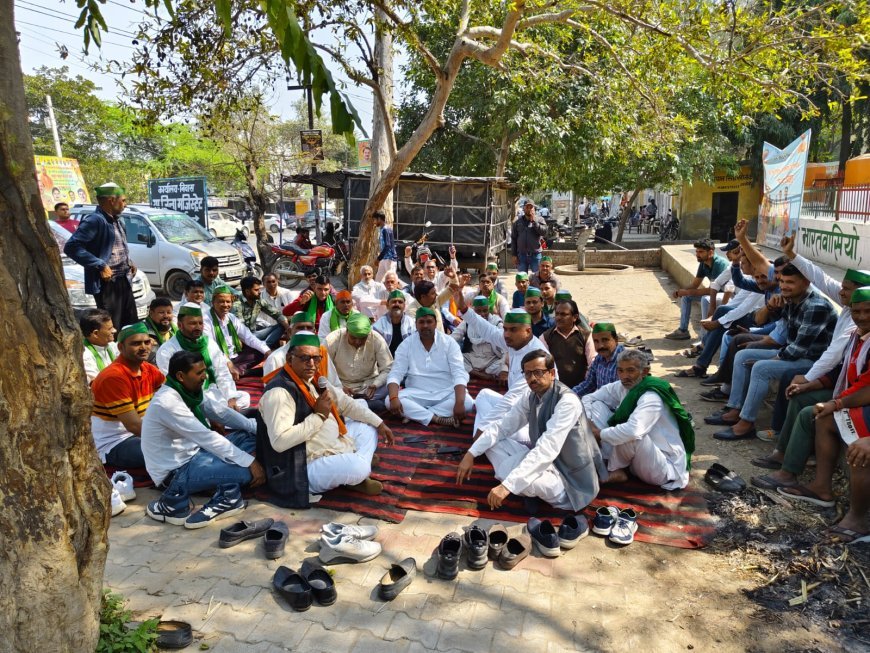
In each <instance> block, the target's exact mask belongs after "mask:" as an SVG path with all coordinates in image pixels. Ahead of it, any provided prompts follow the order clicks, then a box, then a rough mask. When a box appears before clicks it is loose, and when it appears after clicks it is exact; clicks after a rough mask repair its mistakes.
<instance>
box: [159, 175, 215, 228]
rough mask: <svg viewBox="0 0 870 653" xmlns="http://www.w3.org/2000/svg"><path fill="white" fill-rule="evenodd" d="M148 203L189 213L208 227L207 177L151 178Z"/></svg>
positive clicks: (160, 207)
mask: <svg viewBox="0 0 870 653" xmlns="http://www.w3.org/2000/svg"><path fill="white" fill-rule="evenodd" d="M148 203H149V204H150V205H151V206H153V207H156V208H158V209H171V210H172V211H180V212H181V213H187V215H189V216H190V217H191V218H193V219H194V220H196V221H197V222H199V224H201V225H202V226H203V227H206V228H208V224H207V223H206V216H207V215H208V185H207V184H206V180H205V177H174V178H171V179H149V180H148Z"/></svg>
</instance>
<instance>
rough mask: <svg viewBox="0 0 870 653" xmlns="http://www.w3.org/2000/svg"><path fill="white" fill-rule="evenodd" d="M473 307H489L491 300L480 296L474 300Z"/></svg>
mask: <svg viewBox="0 0 870 653" xmlns="http://www.w3.org/2000/svg"><path fill="white" fill-rule="evenodd" d="M471 305H472V306H489V299H487V298H486V297H484V296H483V295H478V296H477V297H475V298H474V301H472V302H471Z"/></svg>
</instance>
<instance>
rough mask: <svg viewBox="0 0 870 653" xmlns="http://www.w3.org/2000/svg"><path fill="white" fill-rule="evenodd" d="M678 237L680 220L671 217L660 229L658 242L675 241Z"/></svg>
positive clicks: (674, 216)
mask: <svg viewBox="0 0 870 653" xmlns="http://www.w3.org/2000/svg"><path fill="white" fill-rule="evenodd" d="M679 237H680V219H679V218H678V217H677V216H676V215H673V216H671V219H670V220H668V221H667V223H665V225H664V226H663V227H662V232H661V234H659V240H662V241H664V240H676V239H677V238H679Z"/></svg>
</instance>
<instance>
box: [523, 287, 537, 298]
mask: <svg viewBox="0 0 870 653" xmlns="http://www.w3.org/2000/svg"><path fill="white" fill-rule="evenodd" d="M540 296H541V289H540V288H535V287H534V286H532V287H531V288H529V289H528V290H527V291H526V297H540Z"/></svg>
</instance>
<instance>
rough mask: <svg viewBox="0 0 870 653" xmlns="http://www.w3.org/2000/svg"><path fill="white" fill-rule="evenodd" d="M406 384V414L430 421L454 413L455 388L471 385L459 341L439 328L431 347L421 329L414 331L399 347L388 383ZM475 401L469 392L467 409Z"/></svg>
mask: <svg viewBox="0 0 870 653" xmlns="http://www.w3.org/2000/svg"><path fill="white" fill-rule="evenodd" d="M402 382H404V385H405V387H404V388H402V389H401V390H400V391H399V401H400V402H401V403H402V408H403V410H404V412H405V417H407V418H408V419H412V420H414V421H415V422H419V423H421V424H429V422H431V421H432V417H434V416H435V415H437V416H439V417H451V416H452V415H453V406H454V405H455V404H456V393H455V390H454V388H455V387H456V386H458V385H464V386H467V385H468V372H466V371H465V364H464V363H463V360H462V352H461V351H460V350H459V345H457V344H456V342H455V341H454V340H453V339H452V338H451V337H450V336H448V335H445V334H443V333H441V332H440V331H436V332H435V341H434V342H433V343H432V348H431V349H429V350H428V351H427V350H426V348H425V347H424V346H423V343H422V342H421V341H420V334H419V333H412V334H411V335H410V336H409V337H408V338H407V339H405V340H403V341H402V344H401V345H399V348H398V349H397V350H396V357H395V360H394V361H393V367H392V369H391V370H390V376H389V378H388V379H387V384H390V383H395V384H397V385H402ZM473 407H474V401H473V400H472V399H471V395H469V394H468V392H466V393H465V412H468V411H470V410H471V409H472V408H473Z"/></svg>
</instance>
